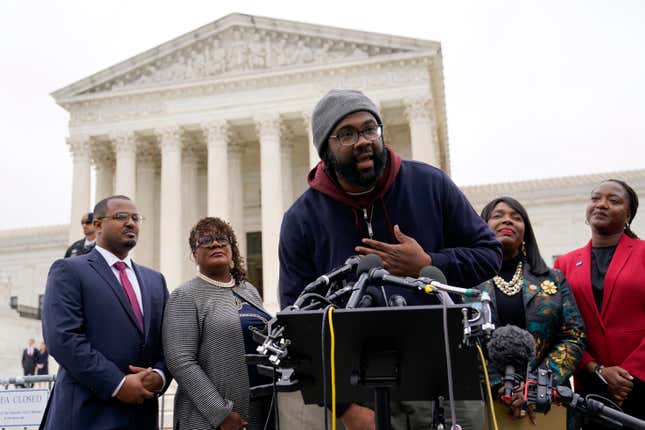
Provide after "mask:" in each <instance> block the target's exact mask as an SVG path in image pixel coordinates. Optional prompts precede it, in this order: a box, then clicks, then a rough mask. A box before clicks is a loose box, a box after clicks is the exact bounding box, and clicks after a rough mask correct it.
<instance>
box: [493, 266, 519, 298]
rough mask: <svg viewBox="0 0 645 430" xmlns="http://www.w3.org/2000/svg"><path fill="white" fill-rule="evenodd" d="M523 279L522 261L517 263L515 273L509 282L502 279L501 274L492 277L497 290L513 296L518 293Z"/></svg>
mask: <svg viewBox="0 0 645 430" xmlns="http://www.w3.org/2000/svg"><path fill="white" fill-rule="evenodd" d="M523 281H524V276H523V274H522V262H521V261H520V262H519V263H517V269H515V274H514V275H513V278H511V280H510V281H509V282H506V281H505V280H504V279H502V277H501V276H495V277H493V282H494V283H495V286H496V287H497V288H499V290H500V291H501V292H502V293H504V294H506V295H507V296H514V295H515V294H517V293H519V292H520V290H521V289H522V282H523Z"/></svg>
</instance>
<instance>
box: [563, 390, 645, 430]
mask: <svg viewBox="0 0 645 430" xmlns="http://www.w3.org/2000/svg"><path fill="white" fill-rule="evenodd" d="M556 391H557V395H558V400H559V401H560V402H561V403H562V404H563V405H565V406H566V407H567V408H571V409H574V410H576V411H578V412H581V413H582V414H583V415H585V416H589V417H593V418H597V419H601V420H602V421H604V422H605V423H607V424H610V425H612V426H614V427H616V428H623V427H626V428H630V429H634V430H645V421H643V420H640V419H638V418H636V417H633V416H631V415H627V414H626V413H624V412H621V411H618V410H616V409H612V408H610V407H608V406H607V405H605V404H604V403H602V402H600V401H598V400H595V399H592V398H590V397H589V396H587V397H586V398H583V397H582V396H581V395H580V394H577V393H575V392H573V391H572V390H571V388H569V387H565V386H562V385H559V386H558V387H557V389H556Z"/></svg>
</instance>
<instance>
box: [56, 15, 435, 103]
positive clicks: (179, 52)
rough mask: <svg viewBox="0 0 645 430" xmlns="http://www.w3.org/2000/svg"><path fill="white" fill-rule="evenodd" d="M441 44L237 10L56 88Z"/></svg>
mask: <svg viewBox="0 0 645 430" xmlns="http://www.w3.org/2000/svg"><path fill="white" fill-rule="evenodd" d="M438 50H439V44H438V43H436V42H429V41H421V40H416V39H408V38H401V37H394V36H389V35H381V34H375V33H365V32H359V31H353V30H342V29H338V28H332V27H324V26H316V25H310V24H303V23H296V22H290V21H281V20H275V19H270V18H261V17H255V16H250V15H240V14H232V15H228V16H226V17H224V18H222V19H220V20H218V21H215V22H214V23H212V24H209V25H206V26H204V27H201V28H199V29H197V30H195V31H193V32H191V33H188V34H186V35H184V36H180V37H179V38H177V39H174V40H172V41H170V42H167V43H165V44H163V45H161V46H158V47H156V48H153V49H151V50H149V51H146V52H144V53H143V54H140V55H138V56H136V57H133V58H131V59H129V60H126V61H124V62H122V63H119V64H117V65H115V66H113V67H111V68H109V69H107V70H104V71H102V72H99V73H97V74H95V75H93V76H90V77H89V78H86V79H84V80H81V81H79V82H77V83H75V84H72V85H70V86H68V87H65V88H63V89H61V90H59V91H56V92H55V93H54V94H53V96H54V98H55V99H56V100H57V101H61V100H62V99H69V98H75V97H77V96H84V95H91V94H95V93H110V92H115V93H116V92H119V91H131V90H135V91H136V90H138V89H145V88H149V87H157V86H161V87H163V86H166V85H177V84H184V83H191V82H198V81H208V80H212V79H219V78H222V79H227V78H235V77H238V76H240V77H241V76H246V75H253V74H262V73H273V72H280V71H283V70H284V71H287V70H290V69H295V68H309V67H317V66H323V65H327V64H332V63H343V62H352V61H361V60H366V59H370V58H372V57H378V56H392V55H396V54H405V53H410V52H415V51H418V52H423V51H425V52H427V51H433V52H436V51H438Z"/></svg>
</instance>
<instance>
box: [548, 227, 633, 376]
mask: <svg viewBox="0 0 645 430" xmlns="http://www.w3.org/2000/svg"><path fill="white" fill-rule="evenodd" d="M555 266H556V267H558V268H560V269H561V270H562V271H563V272H564V274H565V275H566V277H567V279H568V280H569V284H571V289H572V290H573V293H574V294H575V296H576V301H577V302H578V307H579V308H580V313H581V314H582V317H583V318H584V321H585V326H586V327H587V348H586V350H585V353H584V355H583V357H582V361H581V362H580V367H582V366H584V365H586V364H587V363H589V361H592V360H593V361H596V362H598V363H600V364H602V365H605V366H621V367H622V368H624V369H625V370H627V371H628V372H629V373H631V374H632V375H634V376H636V377H637V378H638V379H640V380H641V381H645V241H643V240H638V239H631V238H629V237H627V236H626V235H623V236H622V237H621V238H620V241H619V242H618V246H617V247H616V252H615V253H614V256H613V258H612V259H611V263H610V264H609V269H608V270H607V275H605V284H604V289H603V300H602V309H601V311H600V312H599V311H598V307H597V306H596V302H595V301H594V297H593V292H592V290H591V241H589V243H587V245H586V246H584V247H583V248H579V249H576V250H575V251H571V252H570V253H568V254H565V255H563V256H561V257H560V258H558V259H557V260H556V262H555Z"/></svg>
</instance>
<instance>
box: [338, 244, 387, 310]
mask: <svg viewBox="0 0 645 430" xmlns="http://www.w3.org/2000/svg"><path fill="white" fill-rule="evenodd" d="M381 267H383V260H382V259H381V257H379V256H378V255H376V254H368V255H366V256H365V257H363V258H361V261H360V262H359V263H358V266H357V267H356V274H358V280H357V281H356V282H355V283H354V287H353V292H352V295H351V296H349V300H348V301H347V306H345V308H346V309H354V308H355V307H357V306H358V304H359V301H360V300H361V298H362V297H363V294H364V292H365V287H366V285H367V281H369V279H370V270H371V269H375V268H381Z"/></svg>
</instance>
